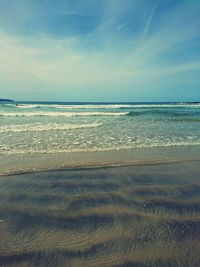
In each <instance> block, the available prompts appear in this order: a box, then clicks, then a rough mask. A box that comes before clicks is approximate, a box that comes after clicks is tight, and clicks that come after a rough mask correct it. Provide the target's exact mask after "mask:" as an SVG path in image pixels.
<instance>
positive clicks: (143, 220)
mask: <svg viewBox="0 0 200 267" xmlns="http://www.w3.org/2000/svg"><path fill="white" fill-rule="evenodd" d="M199 166H200V161H183V162H177V163H165V164H150V165H141V166H126V167H125V166H122V167H112V168H83V169H73V170H72V169H71V170H70V169H68V170H59V171H46V172H35V173H34V172H33V173H25V174H18V175H7V176H2V177H1V178H0V264H1V265H2V266H121V267H122V266H123V267H125V266H142V267H143V266H145V267H146V266H147V267H148V266H160V267H163V266H167V267H169V266H173V267H174V266H188V267H189V266H190V267H191V266H192V267H193V266H196V267H197V266H200V242H199V241H200V180H199V170H200V168H199Z"/></svg>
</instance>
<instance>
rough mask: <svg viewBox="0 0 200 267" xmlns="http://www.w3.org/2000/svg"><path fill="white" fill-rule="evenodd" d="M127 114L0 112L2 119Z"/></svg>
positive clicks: (119, 114)
mask: <svg viewBox="0 0 200 267" xmlns="http://www.w3.org/2000/svg"><path fill="white" fill-rule="evenodd" d="M128 114H129V112H0V116H3V117H35V116H39V117H76V116H123V115H128Z"/></svg>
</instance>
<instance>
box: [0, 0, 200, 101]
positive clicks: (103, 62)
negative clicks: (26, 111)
mask: <svg viewBox="0 0 200 267" xmlns="http://www.w3.org/2000/svg"><path fill="white" fill-rule="evenodd" d="M13 1H14V2H15V3H17V1H15V0H13ZM27 3H28V1H26V5H24V9H25V11H23V3H22V4H20V3H19V2H18V5H20V7H21V8H19V6H18V8H16V14H17V16H18V15H19V13H20V12H21V13H23V12H27V10H29V9H30V7H32V8H33V12H34V13H35V17H36V20H34V19H33V17H31V21H30V20H29V19H28V17H26V16H24V19H23V21H21V22H20V23H19V21H18V18H17V17H16V18H15V16H14V14H15V12H14V11H15V10H12V12H13V22H12V23H13V28H12V27H11V21H10V20H9V18H8V17H6V15H5V14H6V12H8V11H9V10H10V7H9V6H5V7H4V12H5V14H4V19H1V20H0V77H1V80H0V88H3V89H2V92H3V94H4V95H3V96H5V97H16V96H17V98H21V99H22V98H24V92H27V96H28V97H29V99H31V98H40V97H41V90H42V92H43V93H44V95H43V98H46V97H47V96H48V95H51V97H52V99H55V98H56V96H57V95H58V94H60V95H61V96H62V97H63V98H65V99H66V97H70V98H71V100H81V99H83V100H84V95H85V96H87V97H88V100H94V99H98V100H113V99H114V100H131V99H132V100H135V99H139V98H140V99H143V98H148V97H150V96H154V97H157V98H158V99H159V97H160V98H161V97H162V96H163V95H164V96H166V95H168V96H170V97H172V96H173V97H174V98H175V99H176V98H180V97H181V96H183V97H184V94H185V95H188V93H187V92H188V88H189V87H191V86H192V88H190V90H191V91H192V90H193V92H194V93H195V94H196V97H197V98H199V97H200V93H197V92H199V91H198V90H197V88H199V85H200V78H199V77H200V75H199V74H200V73H199V72H200V71H199V70H200V52H199V42H200V36H199V26H200V23H199V20H198V14H199V11H200V4H197V3H191V2H189V1H183V2H182V3H180V2H179V1H168V5H167V4H164V2H163V1H160V0H158V1H156V2H155V1H153V0H152V1H149V2H148V4H147V3H146V1H143V0H142V1H139V0H135V1H131V0H126V1H122V0H109V1H102V2H101V4H100V3H99V1H92V0H90V1H89V0H88V1H85V2H84V3H86V4H83V2H80V1H75V2H74V4H73V5H71V4H70V2H69V1H64V2H63V6H62V5H59V6H58V5H57V6H56V2H55V3H54V4H55V10H53V7H50V8H49V10H47V11H45V12H46V13H45V14H47V15H48V14H49V15H50V14H51V15H52V14H53V16H54V20H51V17H48V16H47V17H46V20H47V21H46V22H44V19H43V18H42V19H40V16H41V10H43V9H44V6H41V10H40V9H39V8H36V6H33V2H32V1H31V2H30V5H28V4H27ZM40 5H42V4H40ZM98 10H99V11H98ZM1 12H2V11H1ZM62 12H63V13H62ZM45 14H44V15H45ZM56 14H62V16H61V18H62V19H61V18H59V16H57V15H56ZM94 14H97V19H95V20H94V19H93V15H94ZM84 15H85V16H84ZM63 16H64V19H63ZM65 16H66V17H69V16H70V20H68V18H66V17H65ZM80 16H82V17H85V18H84V19H82V18H80ZM15 21H16V25H15ZM26 21H28V22H29V26H30V25H33V26H30V27H32V28H31V32H34V31H35V29H36V31H35V32H34V34H30V33H28V32H26V29H25V28H26V27H25V26H26V25H24V23H25V22H26ZM53 21H54V23H55V25H54V24H52V23H53ZM31 23H32V24H31ZM91 23H93V25H92V27H91V26H90V24H91ZM52 25H53V26H52ZM65 25H66V27H67V30H66V31H65V30H62V31H60V27H61V26H62V28H64V27H65ZM88 25H89V26H88ZM51 27H55V28H54V29H52V28H51ZM85 27H86V28H87V29H88V30H87V31H85ZM22 28H23V31H21V29H22ZM57 28H58V33H57V34H54V33H55V32H56V29H57ZM12 29H13V30H12ZM38 29H40V30H38ZM27 31H28V29H27ZM88 31H89V32H88ZM175 87H176V88H179V89H180V90H176V94H174V88H175ZM41 88H42V89H41ZM163 88H166V89H165V91H163V90H164V89H163ZM166 90H167V93H166ZM0 91H1V89H0ZM20 92H21V95H20ZM3 96H2V97H3ZM37 96H39V97H37Z"/></svg>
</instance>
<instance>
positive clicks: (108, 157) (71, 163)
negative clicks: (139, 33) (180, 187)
mask: <svg viewBox="0 0 200 267" xmlns="http://www.w3.org/2000/svg"><path fill="white" fill-rule="evenodd" d="M191 161H200V146H195V147H194V146H193V147H185V146H182V147H167V148H166V147H163V148H151V149H149V148H148V149H144V148H143V149H129V150H120V151H105V152H102V151H101V152H81V153H77V152H74V153H64V154H23V155H0V177H2V176H11V175H17V174H27V173H37V172H48V171H59V170H60V171H63V170H80V169H101V168H114V167H125V166H127V167H128V166H144V165H159V164H170V163H179V162H191Z"/></svg>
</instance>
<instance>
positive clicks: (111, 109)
mask: <svg viewBox="0 0 200 267" xmlns="http://www.w3.org/2000/svg"><path fill="white" fill-rule="evenodd" d="M195 145H200V103H60V102H58V103H55V102H54V103H48V102H17V103H16V102H12V103H1V104H0V154H1V155H5V154H9V155H16V154H37V153H40V154H41V153H45V154H51V153H70V152H89V151H115V150H118V151H119V150H122V149H123V150H124V149H134V148H154V147H169V146H170V147H171V146H195Z"/></svg>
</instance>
